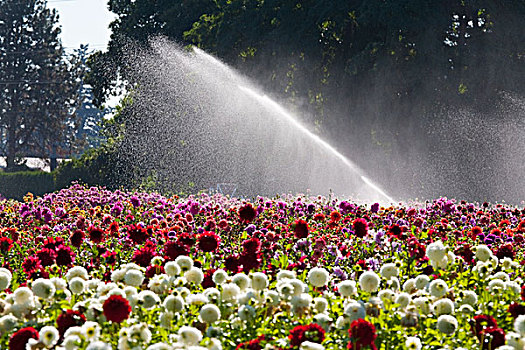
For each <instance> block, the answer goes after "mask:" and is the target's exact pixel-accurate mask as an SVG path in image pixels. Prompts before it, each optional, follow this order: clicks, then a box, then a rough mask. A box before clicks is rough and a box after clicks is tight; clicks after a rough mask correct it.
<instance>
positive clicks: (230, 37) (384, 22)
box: [91, 0, 525, 194]
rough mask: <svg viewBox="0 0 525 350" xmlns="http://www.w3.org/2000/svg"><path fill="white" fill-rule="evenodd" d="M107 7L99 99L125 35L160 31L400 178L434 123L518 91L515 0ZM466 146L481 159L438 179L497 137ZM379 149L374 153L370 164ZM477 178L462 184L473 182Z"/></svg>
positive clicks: (130, 3) (485, 114)
mask: <svg viewBox="0 0 525 350" xmlns="http://www.w3.org/2000/svg"><path fill="white" fill-rule="evenodd" d="M109 6H110V9H111V10H112V11H113V12H115V13H116V14H117V16H118V18H117V19H116V21H115V22H114V23H113V24H112V29H113V37H112V38H113V39H112V41H111V43H110V49H109V51H108V52H106V53H98V54H97V55H96V56H93V59H92V61H91V65H92V67H93V68H94V70H93V74H92V75H91V78H92V82H93V84H94V86H95V94H96V96H97V98H99V100H100V101H102V100H103V98H104V95H105V94H107V92H108V91H109V90H110V88H111V86H112V84H113V83H114V81H115V77H116V76H117V74H121V75H122V76H124V77H126V63H125V61H124V60H122V57H123V52H124V51H125V50H126V42H127V41H126V40H127V39H124V38H131V39H132V40H134V41H136V42H138V43H141V44H142V45H147V44H148V38H150V37H152V36H156V35H163V36H166V37H168V38H170V39H173V40H174V41H176V42H179V43H182V44H192V45H196V46H198V47H200V48H202V49H204V50H206V51H207V52H211V53H214V54H215V55H217V56H218V57H220V58H221V59H223V60H225V61H226V62H227V63H229V64H231V65H233V66H235V67H236V68H237V69H239V70H241V71H242V72H243V73H245V74H247V75H249V76H252V77H254V78H255V79H256V80H257V82H259V83H260V84H262V85H263V86H264V87H265V88H266V89H268V90H269V91H272V92H274V93H276V94H279V96H284V97H285V98H286V99H288V102H290V103H291V104H295V105H300V107H301V110H302V111H305V112H306V113H305V118H311V119H310V120H308V121H309V122H310V124H312V125H315V126H316V129H317V131H318V132H320V133H323V134H324V135H325V136H326V137H327V138H330V139H337V140H338V141H337V144H338V146H339V147H340V148H341V149H346V150H350V151H347V154H348V152H350V156H351V157H352V158H353V159H354V160H356V161H357V163H359V164H369V168H368V169H367V170H369V171H377V169H378V168H379V167H382V168H384V169H387V170H386V171H384V172H383V174H382V175H384V176H389V178H396V177H397V179H400V180H399V181H400V182H406V181H408V180H407V178H408V177H411V176H412V173H413V171H412V170H411V168H412V167H414V166H418V164H419V163H424V164H427V163H425V162H432V161H433V160H432V159H434V158H435V159H441V158H440V156H441V154H442V150H443V147H447V145H446V144H444V141H443V140H444V139H447V137H443V134H441V133H437V132H435V126H436V125H437V124H446V123H447V121H446V118H448V114H449V111H462V110H468V111H473V113H474V114H475V115H476V116H478V118H479V119H485V120H488V119H491V118H495V116H497V115H498V114H497V113H493V112H494V110H495V109H496V108H498V107H500V106H501V103H502V102H501V101H502V99H504V98H505V96H507V95H506V94H508V93H510V94H516V95H517V96H523V95H524V94H525V91H524V87H525V85H524V84H523V78H522V77H523V76H525V65H524V53H523V49H524V43H525V32H524V31H523V28H525V2H523V1H522V0H508V1H489V0H482V1H469V0H445V1H431V0H351V1H333V0H296V1H280V0H215V1H206V0H200V1H191V2H190V1H185V0H178V1H169V0H164V1H162V0H159V1H148V0H110V1H109ZM108 66H111V69H108V68H107V67H108ZM440 118H441V119H443V120H440ZM444 130H448V131H445V133H449V131H450V130H449V129H446V128H445V129H444ZM417 134H423V137H414V135H417ZM479 134H480V135H484V132H480V133H479ZM460 138H463V136H462V135H461V136H460ZM447 140H448V139H447ZM454 141H455V140H454ZM468 142H469V141H466V140H463V141H461V142H458V143H456V144H455V146H456V147H457V148H459V149H464V150H468V151H469V152H470V151H471V152H475V153H476V154H477V155H479V157H477V158H476V157H471V158H469V156H468V155H465V157H463V158H461V159H460V158H458V159H456V160H457V162H458V163H457V164H456V165H457V166H458V167H460V168H461V167H464V170H461V171H458V173H457V175H455V176H457V177H459V178H447V179H445V176H444V180H443V182H445V181H446V182H447V183H449V182H452V183H453V182H458V181H460V180H461V177H463V176H465V175H464V173H465V172H471V173H473V174H477V173H480V174H481V172H479V171H478V170H482V165H480V164H481V163H480V159H481V160H483V158H484V157H485V156H488V153H490V155H491V156H492V155H497V152H498V151H497V147H499V146H498V145H494V144H492V143H485V144H482V143H476V144H474V145H471V144H468ZM487 152H488V153H487ZM378 153H380V154H382V155H383V157H381V158H380V160H375V158H374V157H375V156H376V155H377V154H378ZM421 154H424V157H426V158H427V159H422V158H421V157H422V156H421ZM416 156H417V157H416ZM400 160H402V161H400ZM434 163H436V162H434ZM424 166H426V165H424ZM365 168H366V166H365ZM438 169H439V166H437V168H435V169H434V168H433V169H432V170H429V171H430V172H435V171H438ZM418 170H420V169H418ZM392 174H394V175H397V176H391V175H392ZM423 176H426V174H423V175H422V177H423ZM480 176H481V175H480ZM485 177H486V176H485ZM420 180H421V178H419V179H416V178H415V177H414V178H413V179H412V180H411V181H413V183H414V184H415V185H414V186H418V181H420ZM478 180H479V179H477V180H472V181H473V183H476V184H477V186H478V187H479V188H481V187H483V184H480V183H479V181H478ZM483 181H488V180H483ZM389 185H390V187H396V186H398V185H399V184H396V183H390V184H389ZM434 185H435V184H434ZM470 185H472V184H466V185H465V186H466V187H468V186H470ZM440 194H442V193H440ZM460 194H461V193H460Z"/></svg>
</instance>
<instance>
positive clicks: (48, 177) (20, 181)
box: [0, 171, 56, 200]
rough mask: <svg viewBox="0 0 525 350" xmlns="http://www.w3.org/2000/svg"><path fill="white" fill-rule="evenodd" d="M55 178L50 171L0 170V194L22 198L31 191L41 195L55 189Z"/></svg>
mask: <svg viewBox="0 0 525 350" xmlns="http://www.w3.org/2000/svg"><path fill="white" fill-rule="evenodd" d="M55 189H56V187H55V180H54V175H53V174H52V173H48V172H45V171H19V172H12V173H11V172H0V196H3V197H5V198H13V199H17V200H22V199H23V197H24V196H25V195H26V194H27V193H28V192H31V193H33V194H34V195H38V196H40V195H43V194H44V193H49V192H53V191H55Z"/></svg>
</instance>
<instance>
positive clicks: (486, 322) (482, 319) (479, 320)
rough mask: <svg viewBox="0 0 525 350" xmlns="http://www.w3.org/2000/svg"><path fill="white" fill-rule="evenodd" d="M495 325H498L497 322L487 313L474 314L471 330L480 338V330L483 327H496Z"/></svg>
mask: <svg viewBox="0 0 525 350" xmlns="http://www.w3.org/2000/svg"><path fill="white" fill-rule="evenodd" d="M497 327H498V323H497V322H496V320H495V319H494V317H492V316H489V315H477V316H474V324H473V325H472V331H473V332H474V334H475V335H476V336H477V337H478V339H480V340H481V339H482V337H481V336H482V334H481V332H482V331H483V329H485V328H497Z"/></svg>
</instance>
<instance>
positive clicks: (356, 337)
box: [348, 318, 377, 350]
mask: <svg viewBox="0 0 525 350" xmlns="http://www.w3.org/2000/svg"><path fill="white" fill-rule="evenodd" d="M348 334H349V335H350V341H349V342H348V349H352V350H360V349H362V348H363V347H364V346H369V347H370V348H371V349H372V350H377V348H376V345H375V343H374V341H375V339H376V338H377V334H376V327H374V325H373V324H372V323H370V322H368V321H365V320H363V319H362V318H360V319H358V320H355V321H353V322H352V324H351V325H350V329H349V330H348ZM354 346H355V348H354Z"/></svg>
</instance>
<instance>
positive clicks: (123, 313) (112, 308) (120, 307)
mask: <svg viewBox="0 0 525 350" xmlns="http://www.w3.org/2000/svg"><path fill="white" fill-rule="evenodd" d="M102 309H103V312H104V316H106V319H107V320H108V321H111V322H116V323H120V322H122V321H124V320H125V319H127V318H128V317H129V314H130V313H131V306H130V305H129V302H128V300H127V299H124V298H123V297H121V296H120V295H116V294H114V295H112V296H110V297H109V298H107V299H106V301H105V302H104V305H102Z"/></svg>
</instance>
